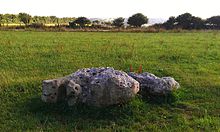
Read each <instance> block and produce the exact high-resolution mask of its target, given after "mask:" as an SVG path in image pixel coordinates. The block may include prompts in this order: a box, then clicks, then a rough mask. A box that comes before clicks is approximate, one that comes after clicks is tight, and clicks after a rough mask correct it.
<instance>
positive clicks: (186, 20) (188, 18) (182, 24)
mask: <svg viewBox="0 0 220 132" xmlns="http://www.w3.org/2000/svg"><path fill="white" fill-rule="evenodd" d="M176 22H177V27H178V28H182V29H191V22H192V15H191V14H190V13H184V14H181V15H179V16H178V17H177V18H176Z"/></svg>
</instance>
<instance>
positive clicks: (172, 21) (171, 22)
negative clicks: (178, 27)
mask: <svg viewBox="0 0 220 132" xmlns="http://www.w3.org/2000/svg"><path fill="white" fill-rule="evenodd" d="M175 22H176V18H175V17H173V16H171V17H170V18H169V19H168V20H167V21H166V22H165V23H163V27H165V28H166V29H168V30H169V29H174V27H175Z"/></svg>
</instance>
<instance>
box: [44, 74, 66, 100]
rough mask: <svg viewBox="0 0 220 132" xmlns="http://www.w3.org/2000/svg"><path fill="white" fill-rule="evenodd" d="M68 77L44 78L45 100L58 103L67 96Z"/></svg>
mask: <svg viewBox="0 0 220 132" xmlns="http://www.w3.org/2000/svg"><path fill="white" fill-rule="evenodd" d="M67 82H68V80H67V78H59V79H52V80H44V81H43V83H42V96H41V99H42V100H43V101H44V102H49V103H56V102H58V101H62V100H64V99H65V97H66V86H65V85H66V83H67Z"/></svg>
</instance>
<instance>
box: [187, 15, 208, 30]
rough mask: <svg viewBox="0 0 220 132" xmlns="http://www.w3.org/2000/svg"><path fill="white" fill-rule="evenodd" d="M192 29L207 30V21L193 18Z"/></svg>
mask: <svg viewBox="0 0 220 132" xmlns="http://www.w3.org/2000/svg"><path fill="white" fill-rule="evenodd" d="M190 28H191V29H204V28H205V21H204V20H202V19H201V18H200V17H195V16H193V17H192V19H191V27H190Z"/></svg>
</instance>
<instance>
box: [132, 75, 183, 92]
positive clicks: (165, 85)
mask: <svg viewBox="0 0 220 132" xmlns="http://www.w3.org/2000/svg"><path fill="white" fill-rule="evenodd" d="M128 75H129V76H131V77H133V78H134V79H135V80H137V81H138V82H139V83H140V93H141V94H143V95H165V94H168V93H171V92H172V91H173V90H175V89H178V88H179V87H180V85H179V83H178V82H176V81H175V80H174V78H172V77H162V78H159V77H157V76H155V75H154V74H151V73H148V72H145V73H142V74H137V73H133V72H130V73H128Z"/></svg>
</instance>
